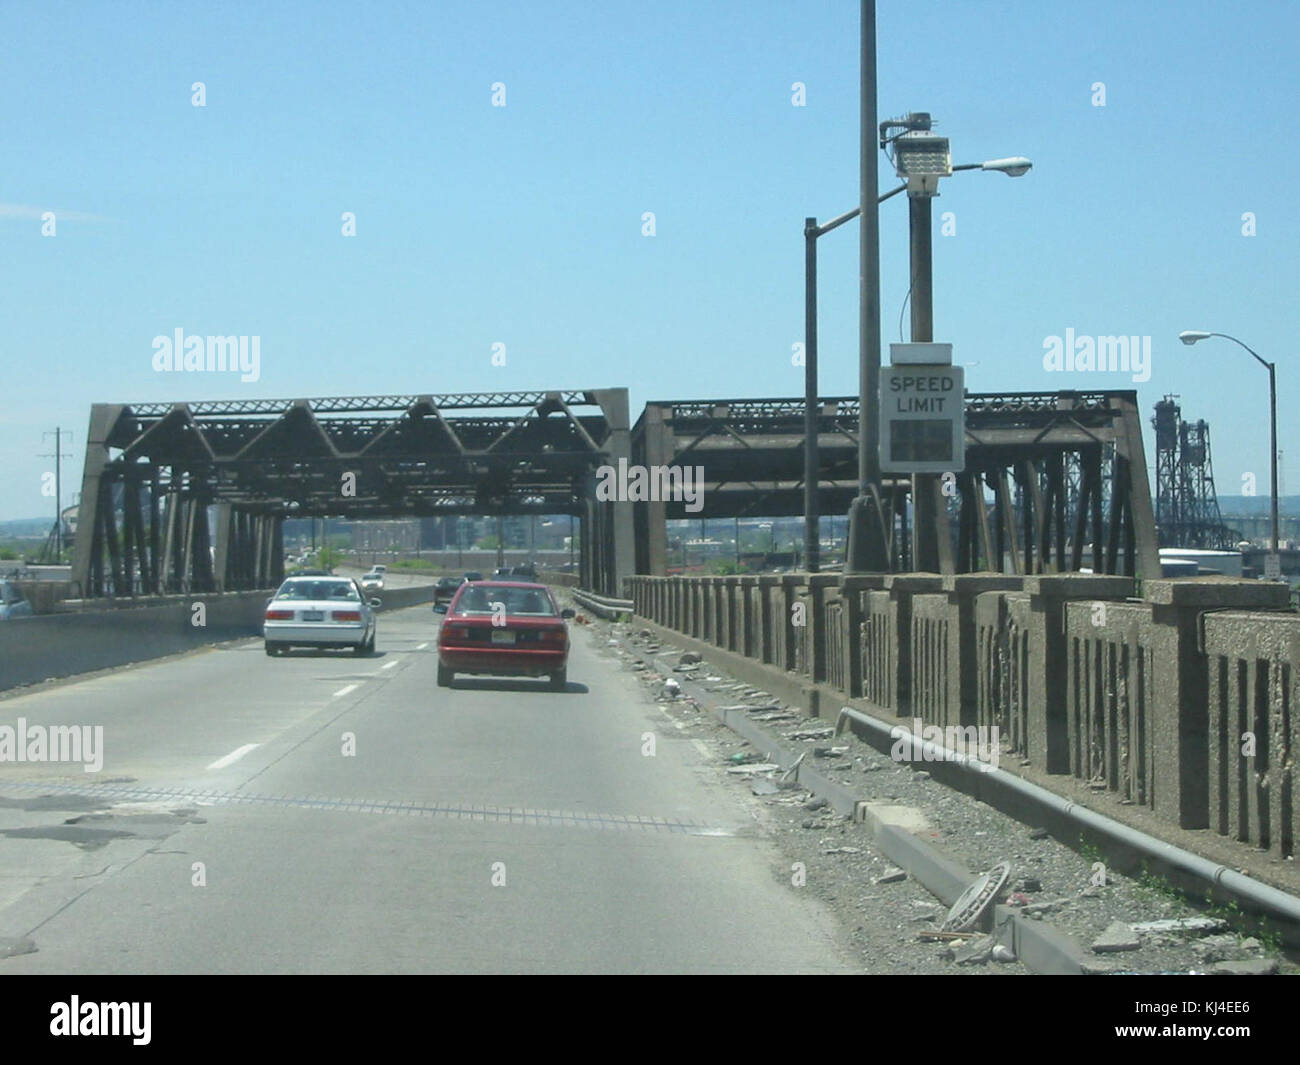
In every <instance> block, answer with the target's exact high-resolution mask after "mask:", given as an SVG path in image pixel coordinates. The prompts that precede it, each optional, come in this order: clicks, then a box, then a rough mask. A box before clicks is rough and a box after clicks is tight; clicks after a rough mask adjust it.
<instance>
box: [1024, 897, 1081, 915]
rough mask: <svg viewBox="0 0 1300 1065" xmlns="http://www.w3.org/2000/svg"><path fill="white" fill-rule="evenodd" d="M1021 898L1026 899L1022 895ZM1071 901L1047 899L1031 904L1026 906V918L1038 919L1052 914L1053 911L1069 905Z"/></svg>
mask: <svg viewBox="0 0 1300 1065" xmlns="http://www.w3.org/2000/svg"><path fill="white" fill-rule="evenodd" d="M1021 898H1024V896H1023V895H1022V896H1021ZM1069 902H1070V900H1069V899H1047V900H1045V901H1043V902H1031V903H1029V904H1028V905H1026V906H1025V909H1024V912H1025V914H1026V916H1029V917H1038V916H1041V915H1042V914H1045V913H1051V912H1052V911H1053V910H1059V909H1060V908H1061V907H1062V906H1067V905H1069Z"/></svg>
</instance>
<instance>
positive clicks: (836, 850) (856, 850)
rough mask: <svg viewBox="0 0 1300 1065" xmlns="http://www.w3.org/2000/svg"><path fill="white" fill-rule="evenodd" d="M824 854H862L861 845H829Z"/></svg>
mask: <svg viewBox="0 0 1300 1065" xmlns="http://www.w3.org/2000/svg"><path fill="white" fill-rule="evenodd" d="M822 853H823V854H861V853H862V848H861V847H828V848H827V849H826V850H824V851H822Z"/></svg>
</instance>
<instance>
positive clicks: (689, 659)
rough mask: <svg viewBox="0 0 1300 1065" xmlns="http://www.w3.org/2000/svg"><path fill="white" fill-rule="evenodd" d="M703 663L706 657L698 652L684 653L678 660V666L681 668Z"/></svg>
mask: <svg viewBox="0 0 1300 1065" xmlns="http://www.w3.org/2000/svg"><path fill="white" fill-rule="evenodd" d="M703 661H704V657H703V656H702V655H701V654H700V653H699V652H698V651H683V652H682V656H681V658H679V659H677V664H678V665H679V666H690V665H694V664H695V663H696V662H703Z"/></svg>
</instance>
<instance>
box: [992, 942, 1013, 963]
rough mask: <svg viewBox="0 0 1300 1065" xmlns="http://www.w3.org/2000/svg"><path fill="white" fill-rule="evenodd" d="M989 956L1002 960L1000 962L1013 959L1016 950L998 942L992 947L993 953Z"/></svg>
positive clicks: (995, 959)
mask: <svg viewBox="0 0 1300 1065" xmlns="http://www.w3.org/2000/svg"><path fill="white" fill-rule="evenodd" d="M991 957H992V958H993V960H994V961H1002V962H1007V961H1015V960H1016V952H1015V951H1014V950H1012V949H1011V948H1010V947H1008V946H1006V944H1004V943H999V944H998V945H997V946H996V947H994V948H993V953H992V955H991Z"/></svg>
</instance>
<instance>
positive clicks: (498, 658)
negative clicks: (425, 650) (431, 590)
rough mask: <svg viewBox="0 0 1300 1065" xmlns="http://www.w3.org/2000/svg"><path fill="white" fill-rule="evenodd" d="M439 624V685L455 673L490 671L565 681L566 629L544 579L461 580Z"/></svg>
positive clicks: (554, 684) (558, 686) (555, 686)
mask: <svg viewBox="0 0 1300 1065" xmlns="http://www.w3.org/2000/svg"><path fill="white" fill-rule="evenodd" d="M434 609H435V610H438V611H439V613H442V612H444V610H445V612H446V615H447V616H446V618H445V619H444V620H443V623H442V627H441V628H440V629H439V630H438V686H439V687H441V688H446V687H448V686H449V685H450V684H451V682H452V680H453V679H455V676H456V674H457V673H472V674H486V675H487V676H493V677H549V678H550V682H551V689H552V690H553V691H563V690H564V686H565V684H566V683H567V676H568V661H569V629H568V626H567V625H566V624H565V623H564V621H565V618H571V617H573V611H572V610H561V609H560V607H559V604H557V603H556V601H555V596H553V595H552V594H551V590H550V589H549V588H547V587H546V585H544V584H529V583H526V582H523V581H474V582H467V583H465V584H463V585H461V587H460V590H459V591H457V592H456V597H455V598H454V599H453V600H452V601H451V605H450V606H449V607H446V608H440V607H435V608H434Z"/></svg>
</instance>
